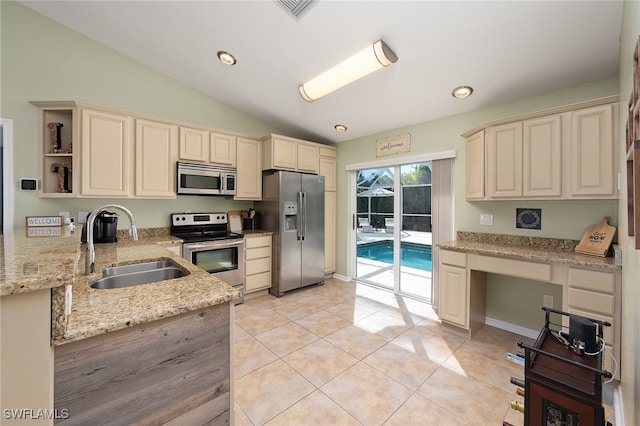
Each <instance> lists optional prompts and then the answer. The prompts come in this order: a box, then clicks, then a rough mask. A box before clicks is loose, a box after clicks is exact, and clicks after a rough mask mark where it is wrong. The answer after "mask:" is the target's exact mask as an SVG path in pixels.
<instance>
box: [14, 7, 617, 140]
mask: <svg viewBox="0 0 640 426" xmlns="http://www.w3.org/2000/svg"><path fill="white" fill-rule="evenodd" d="M298 2H299V0H283V2H282V3H288V4H289V5H295V4H296V3H298ZM21 3H23V4H25V5H27V6H28V7H31V8H32V9H34V10H36V11H38V12H40V13H42V14H44V15H46V16H48V17H50V18H52V19H54V20H56V21H58V22H60V23H62V24H64V25H66V26H68V27H70V28H72V29H74V30H76V31H78V32H80V33H82V34H85V35H87V36H88V37H90V38H93V39H95V40H97V41H99V42H101V43H103V44H105V45H107V46H110V47H112V48H113V49H115V50H117V51H119V52H122V53H123V54H125V55H127V56H129V57H131V58H134V59H136V60H138V61H139V62H142V63H144V64H146V65H148V66H150V67H152V68H154V69H156V70H157V71H159V72H162V73H164V74H167V75H169V76H171V77H173V78H175V79H176V80H179V81H181V82H183V83H185V84H187V85H189V86H191V87H193V88H195V89H197V90H198V91H200V92H202V93H205V94H207V95H209V96H211V97H213V98H215V99H217V100H219V101H222V102H224V103H226V104H228V105H231V106H233V107H234V108H236V109H238V110H240V111H243V112H245V113H246V114H249V115H251V116H253V117H255V118H257V119H260V120H262V121H264V122H266V123H268V124H270V125H272V126H273V127H275V128H278V129H280V130H281V131H282V132H283V133H285V134H287V135H289V136H295V137H299V138H306V139H309V140H314V141H317V142H341V141H344V140H348V139H353V138H356V137H360V136H364V135H368V134H372V133H376V132H380V131H384V130H388V129H393V128H397V127H402V126H407V125H412V124H416V123H421V122H425V121H429V120H432V119H437V118H441V117H445V116H449V115H453V114H460V113H463V112H468V111H472V110H475V109H478V108H482V107H487V106H491V105H496V104H500V103H504V102H507V101H510V100H514V99H518V98H522V97H526V96H530V95H534V94H538V93H544V92H547V91H552V90H556V89H559V88H563V87H567V86H571V85H575V84H579V83H584V82H588V81H592V80H596V79H599V78H604V77H609V76H613V75H615V74H617V68H618V50H619V38H620V28H621V19H622V1H619V0H611V1H579V0H578V1H468V2H462V1H374V0H371V1H339V0H332V1H327V0H315V1H313V2H310V4H309V5H308V7H307V8H306V9H305V10H304V11H303V12H302V13H300V14H299V15H298V16H294V15H293V14H291V13H290V11H289V10H287V8H286V7H284V6H283V4H282V3H281V2H280V1H272V0H259V1H242V0H238V1H211V0H209V1H56V0H51V1H21ZM378 39H383V40H384V41H385V42H386V43H387V44H388V45H389V46H390V47H391V49H393V51H394V52H395V53H396V54H397V56H398V58H399V59H398V61H397V62H396V63H395V64H393V65H390V66H388V67H387V68H384V69H382V70H380V71H377V72H375V73H373V74H371V75H368V76H366V77H364V78H363V79H361V80H358V81H356V82H354V83H352V84H350V85H348V86H346V87H344V88H342V89H339V90H338V91H336V92H333V93H331V94H329V95H327V96H325V97H323V98H321V99H319V100H317V101H314V102H306V101H304V100H303V99H302V97H301V96H300V94H299V92H298V85H299V84H301V83H304V82H305V81H307V80H309V79H311V78H313V77H314V76H316V75H317V74H319V73H321V72H323V71H325V70H326V69H328V68H330V67H332V66H334V65H336V64H337V63H339V62H340V61H342V60H344V59H345V58H347V57H349V56H351V55H352V54H354V53H356V52H358V51H360V50H362V49H363V48H365V47H366V46H368V45H370V44H372V43H373V42H375V41H376V40H378ZM220 50H224V51H228V52H230V53H232V54H234V55H235V56H236V58H237V64H236V65H234V66H231V67H229V66H225V65H223V64H222V63H221V62H219V61H218V58H217V56H216V53H217V52H218V51H220ZM460 85H469V86H472V87H473V88H474V93H473V95H472V96H471V97H470V98H467V99H464V100H459V99H455V98H454V97H453V96H452V95H451V91H452V89H453V88H454V87H456V86H460ZM335 124H344V125H346V126H347V127H348V131H346V132H344V133H338V132H336V131H335V129H334V125H335Z"/></svg>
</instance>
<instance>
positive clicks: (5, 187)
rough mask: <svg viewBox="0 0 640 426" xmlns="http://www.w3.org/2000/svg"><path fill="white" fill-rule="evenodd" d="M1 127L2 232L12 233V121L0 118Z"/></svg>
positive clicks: (13, 185) (13, 184)
mask: <svg viewBox="0 0 640 426" xmlns="http://www.w3.org/2000/svg"><path fill="white" fill-rule="evenodd" d="M0 124H1V125H2V145H3V151H4V152H3V157H2V159H3V162H2V172H3V176H2V232H4V233H5V234H8V233H10V232H12V231H13V205H14V198H13V188H14V187H15V183H14V181H13V120H11V119H8V118H0Z"/></svg>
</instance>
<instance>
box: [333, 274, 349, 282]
mask: <svg viewBox="0 0 640 426" xmlns="http://www.w3.org/2000/svg"><path fill="white" fill-rule="evenodd" d="M333 278H335V279H337V280H340V281H346V282H348V281H351V277H348V276H346V275H340V274H336V273H334V274H333Z"/></svg>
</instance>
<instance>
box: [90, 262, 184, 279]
mask: <svg viewBox="0 0 640 426" xmlns="http://www.w3.org/2000/svg"><path fill="white" fill-rule="evenodd" d="M168 266H174V267H175V266H176V264H175V263H173V262H170V261H168V260H157V261H152V262H142V263H133V264H131V265H122V266H112V267H111V268H105V269H103V270H102V276H103V277H110V276H112V275H120V274H130V273H132V272H144V271H152V270H154V269H162V268H166V267H168Z"/></svg>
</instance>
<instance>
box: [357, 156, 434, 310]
mask: <svg viewBox="0 0 640 426" xmlns="http://www.w3.org/2000/svg"><path fill="white" fill-rule="evenodd" d="M355 205H356V206H357V207H356V213H355V216H356V218H357V221H356V222H357V228H356V252H357V261H356V274H355V276H356V279H357V280H359V281H364V282H367V283H370V284H373V285H377V286H381V287H385V288H389V289H392V290H394V291H395V292H400V293H403V294H408V295H411V296H415V297H417V298H421V299H425V300H431V162H424V163H416V164H406V165H402V166H400V165H397V166H392V167H384V168H375V169H365V170H357V171H356V202H355Z"/></svg>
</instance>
